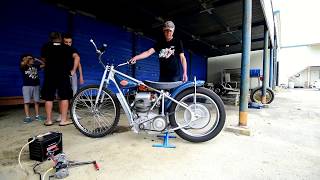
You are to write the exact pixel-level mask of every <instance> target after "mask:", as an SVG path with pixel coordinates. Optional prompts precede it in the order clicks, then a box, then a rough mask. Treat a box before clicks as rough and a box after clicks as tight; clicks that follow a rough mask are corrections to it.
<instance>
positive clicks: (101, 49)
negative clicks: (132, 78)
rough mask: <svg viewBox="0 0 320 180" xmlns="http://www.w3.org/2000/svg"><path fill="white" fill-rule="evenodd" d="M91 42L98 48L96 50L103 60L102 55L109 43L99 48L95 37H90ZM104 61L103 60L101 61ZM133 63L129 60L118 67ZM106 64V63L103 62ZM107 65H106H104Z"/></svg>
mask: <svg viewBox="0 0 320 180" xmlns="http://www.w3.org/2000/svg"><path fill="white" fill-rule="evenodd" d="M90 42H91V43H92V45H93V46H94V48H95V49H96V52H97V53H98V54H99V60H100V62H101V56H102V54H103V53H104V51H105V50H106V48H107V44H103V45H102V47H101V48H100V49H98V48H97V45H96V44H95V42H94V41H93V39H90ZM101 63H102V62H101ZM128 64H129V65H131V64H132V63H130V61H127V62H125V63H122V64H118V65H117V66H116V67H121V66H125V65H128ZM103 65H104V64H103ZM104 66H105V65H104Z"/></svg>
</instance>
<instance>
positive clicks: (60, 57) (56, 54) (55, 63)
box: [41, 43, 75, 78]
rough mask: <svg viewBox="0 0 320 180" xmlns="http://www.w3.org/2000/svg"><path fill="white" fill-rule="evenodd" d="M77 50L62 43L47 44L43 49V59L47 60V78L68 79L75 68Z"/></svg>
mask: <svg viewBox="0 0 320 180" xmlns="http://www.w3.org/2000/svg"><path fill="white" fill-rule="evenodd" d="M73 53H75V49H74V48H72V47H70V46H67V45H65V44H62V43H47V44H45V45H44V46H43V47H42V50H41V57H43V58H45V60H46V66H45V75H46V77H48V76H49V77H56V78H61V77H68V76H69V75H70V71H71V70H72V68H73V62H74V61H73V57H72V55H73Z"/></svg>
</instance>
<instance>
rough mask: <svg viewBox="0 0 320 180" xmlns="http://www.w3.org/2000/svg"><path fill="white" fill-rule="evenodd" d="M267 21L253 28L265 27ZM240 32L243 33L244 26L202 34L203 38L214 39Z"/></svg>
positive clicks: (254, 23) (255, 23)
mask: <svg viewBox="0 0 320 180" xmlns="http://www.w3.org/2000/svg"><path fill="white" fill-rule="evenodd" d="M264 25H265V21H257V22H253V23H252V27H253V28H255V27H258V26H264ZM238 31H242V25H241V26H236V27H231V28H230V30H229V31H215V32H210V33H205V34H201V35H200V37H201V38H213V37H215V36H220V35H225V34H229V33H236V32H238Z"/></svg>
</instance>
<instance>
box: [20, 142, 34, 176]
mask: <svg viewBox="0 0 320 180" xmlns="http://www.w3.org/2000/svg"><path fill="white" fill-rule="evenodd" d="M34 140H36V138H35V137H33V138H32V140H31V141H29V142H28V143H26V144H25V145H24V146H22V148H21V150H20V152H19V156H18V162H19V165H20V167H21V169H22V170H25V169H24V168H23V167H22V164H21V161H20V159H21V153H22V151H23V149H24V148H25V147H26V146H27V145H29V144H30V143H32V142H33V141H34Z"/></svg>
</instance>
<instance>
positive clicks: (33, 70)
mask: <svg viewBox="0 0 320 180" xmlns="http://www.w3.org/2000/svg"><path fill="white" fill-rule="evenodd" d="M39 69H40V66H39V65H35V64H32V65H26V66H25V67H23V68H21V72H22V77H23V86H39V85H40V78H39V74H38V70H39Z"/></svg>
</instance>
